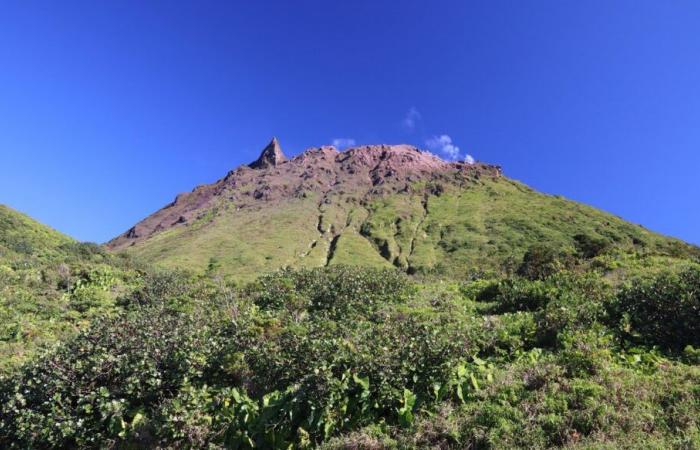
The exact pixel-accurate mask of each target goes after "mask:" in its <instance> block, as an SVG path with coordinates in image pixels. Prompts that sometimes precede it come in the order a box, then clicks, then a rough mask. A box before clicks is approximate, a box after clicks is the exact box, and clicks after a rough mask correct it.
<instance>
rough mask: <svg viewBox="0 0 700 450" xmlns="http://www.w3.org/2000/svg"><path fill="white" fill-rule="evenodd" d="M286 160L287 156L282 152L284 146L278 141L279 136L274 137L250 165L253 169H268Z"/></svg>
mask: <svg viewBox="0 0 700 450" xmlns="http://www.w3.org/2000/svg"><path fill="white" fill-rule="evenodd" d="M285 161H287V157H286V156H284V153H282V147H280V144H279V142H277V138H275V137H273V138H272V141H270V143H269V144H267V147H265V148H264V149H263V151H262V153H260V156H259V157H258V159H256V160H255V161H253V162H252V163H250V164H249V167H250V168H251V169H267V168H269V167H275V166H276V165H278V164H281V163H283V162H285Z"/></svg>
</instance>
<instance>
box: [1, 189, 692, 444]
mask: <svg viewBox="0 0 700 450" xmlns="http://www.w3.org/2000/svg"><path fill="white" fill-rule="evenodd" d="M232 205H233V204H232V203H231V204H225V203H223V202H222V204H221V205H219V206H217V207H216V208H215V209H211V210H209V211H208V212H207V214H204V215H201V216H199V217H198V219H196V221H193V223H191V224H189V225H188V226H182V227H177V228H172V229H169V230H167V231H164V232H162V233H159V234H156V235H154V236H153V237H151V238H150V239H149V240H147V241H146V242H144V243H141V244H137V245H135V246H134V247H133V248H131V249H130V250H129V251H128V252H126V253H127V254H116V255H115V254H110V253H107V252H106V251H105V250H104V249H103V248H102V247H100V246H97V245H94V244H86V243H78V242H75V241H73V240H72V239H70V238H68V237H66V236H63V235H61V234H60V233H57V232H55V231H53V230H50V229H48V228H46V227H44V226H42V225H40V224H38V223H36V222H34V221H33V220H31V219H29V218H27V217H26V216H24V215H22V214H19V213H17V212H15V211H12V210H10V209H8V208H5V207H0V448H8V449H26V448H124V449H135V448H238V449H246V448H261V449H262V448H273V449H294V448H325V449H422V448H440V449H449V448H453V449H462V448H480V449H490V448H492V449H501V448H664V449H665V448H683V449H691V448H700V419H699V418H700V338H699V336H700V325H699V324H700V250H699V249H698V248H697V247H693V246H691V245H688V244H684V243H682V242H680V241H677V240H674V239H670V238H666V237H663V236H659V235H656V234H654V233H651V232H648V231H646V230H644V229H642V228H641V227H638V226H634V225H630V224H628V223H626V222H624V221H622V220H620V219H618V218H616V217H613V216H611V215H609V214H605V213H602V212H600V211H597V210H595V209H593V208H588V207H585V206H582V205H578V204H576V203H573V202H569V201H566V200H564V199H561V198H558V197H551V196H545V195H541V194H537V193H535V192H533V191H531V190H530V189H528V188H527V187H525V186H523V185H521V184H519V183H516V182H513V181H510V180H507V179H490V178H489V179H485V180H479V179H474V180H471V181H470V182H469V183H467V185H465V186H459V187H458V186H456V185H454V184H450V183H444V184H443V183H442V182H441V181H439V180H436V181H430V182H421V183H416V184H415V186H413V187H411V189H408V188H407V189H406V192H404V193H403V194H402V195H386V196H381V197H379V196H378V197H373V198H370V197H368V198H365V199H363V200H362V201H358V200H357V199H354V198H351V197H349V196H348V197H333V196H331V195H328V196H324V197H323V198H319V197H318V196H316V195H315V194H314V193H313V192H309V193H308V194H306V195H304V196H300V197H299V198H295V199H294V200H292V201H288V202H278V203H274V204H266V205H265V207H263V206H260V207H256V206H251V207H249V208H242V209H237V208H235V207H233V206H232ZM271 205H272V206H271ZM132 257H133V258H135V259H133V260H132ZM139 260H141V261H145V262H146V263H147V264H148V265H144V264H143V263H137V262H136V261H139ZM271 269H279V270H276V271H272V272H270V270H271Z"/></svg>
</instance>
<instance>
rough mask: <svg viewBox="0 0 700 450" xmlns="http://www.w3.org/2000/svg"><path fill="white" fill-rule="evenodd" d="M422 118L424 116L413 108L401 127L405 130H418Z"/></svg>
mask: <svg viewBox="0 0 700 450" xmlns="http://www.w3.org/2000/svg"><path fill="white" fill-rule="evenodd" d="M421 118H422V116H421V115H420V113H419V112H418V110H417V109H416V108H415V107H414V106H411V108H410V109H409V110H408V112H407V113H406V117H404V118H403V120H402V121H401V125H402V126H403V127H404V129H405V130H407V131H413V130H415V129H416V125H417V124H418V121H420V120H421Z"/></svg>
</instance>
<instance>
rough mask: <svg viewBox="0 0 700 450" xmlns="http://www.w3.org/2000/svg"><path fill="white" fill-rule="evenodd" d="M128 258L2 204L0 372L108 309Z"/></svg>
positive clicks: (122, 281) (121, 283)
mask: <svg viewBox="0 0 700 450" xmlns="http://www.w3.org/2000/svg"><path fill="white" fill-rule="evenodd" d="M125 264H126V263H125V261H124V260H123V258H120V257H114V256H112V255H109V254H107V253H105V252H104V251H103V250H102V249H101V248H99V247H97V246H95V245H90V244H80V243H78V242H76V241H74V240H73V239H71V238H69V237H68V236H65V235H63V234H61V233H59V232H57V231H55V230H52V229H50V228H49V227H47V226H45V225H42V224H40V223H39V222H36V221H35V220H33V219H31V218H29V217H28V216H26V215H24V214H22V213H19V212H17V211H15V210H13V209H11V208H8V207H6V206H4V205H0V373H2V372H3V371H6V370H9V369H11V368H13V367H16V366H18V365H19V364H21V363H22V362H24V361H26V360H28V359H29V358H30V357H31V356H32V355H33V354H34V353H35V352H36V351H37V350H38V349H39V348H40V347H42V346H44V345H48V344H51V343H53V342H55V341H56V340H58V339H60V338H63V337H65V336H68V335H70V334H72V333H73V332H75V330H77V329H78V328H80V327H82V326H84V325H86V324H87V323H88V321H89V319H90V318H91V317H93V316H94V315H96V314H97V313H101V312H105V311H108V310H109V309H110V308H111V307H112V305H113V300H114V298H115V297H116V296H117V295H118V294H119V292H121V290H122V289H123V287H124V285H125V284H126V280H127V279H129V278H131V277H132V275H133V273H132V272H131V271H130V270H129V269H128V268H127V267H126V265H125ZM77 284H79V285H80V286H76V285H77Z"/></svg>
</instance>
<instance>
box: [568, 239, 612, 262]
mask: <svg viewBox="0 0 700 450" xmlns="http://www.w3.org/2000/svg"><path fill="white" fill-rule="evenodd" d="M574 242H575V244H576V250H577V251H578V254H579V256H581V257H582V258H586V259H590V258H595V257H596V256H598V255H600V254H601V253H603V252H605V251H606V250H607V249H608V248H609V247H610V246H611V243H610V241H608V240H607V239H604V238H597V237H593V236H591V235H588V234H577V235H576V236H574Z"/></svg>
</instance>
